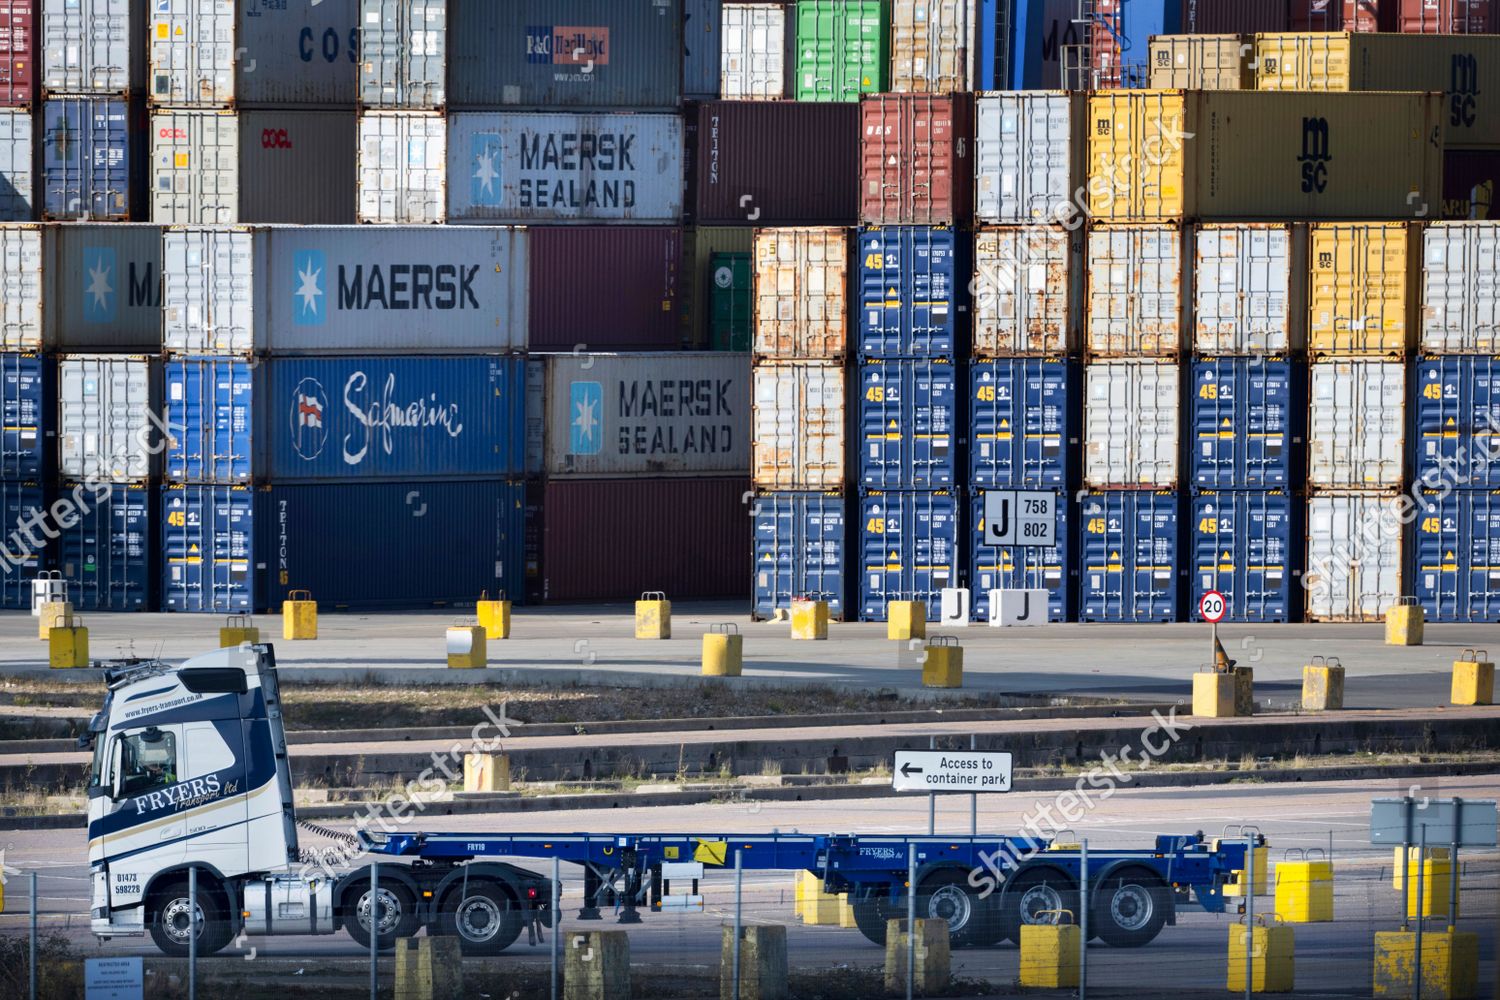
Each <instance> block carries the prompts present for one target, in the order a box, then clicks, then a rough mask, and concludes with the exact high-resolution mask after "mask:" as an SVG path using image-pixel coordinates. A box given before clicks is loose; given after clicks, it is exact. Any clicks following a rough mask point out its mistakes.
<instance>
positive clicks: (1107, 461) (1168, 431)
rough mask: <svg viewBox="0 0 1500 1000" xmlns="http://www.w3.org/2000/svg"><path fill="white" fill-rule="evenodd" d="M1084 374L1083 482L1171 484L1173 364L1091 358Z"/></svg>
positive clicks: (1174, 476)
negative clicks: (1090, 362) (1096, 359)
mask: <svg viewBox="0 0 1500 1000" xmlns="http://www.w3.org/2000/svg"><path fill="white" fill-rule="evenodd" d="M1084 373H1085V377H1086V393H1087V395H1086V397H1085V409H1084V439H1083V479H1084V482H1085V483H1087V484H1088V485H1089V486H1092V487H1096V488H1100V489H1142V488H1147V487H1161V486H1176V485H1177V484H1178V476H1179V472H1178V464H1179V463H1178V434H1179V428H1178V425H1179V422H1180V413H1179V410H1180V407H1179V402H1178V401H1179V389H1180V384H1181V368H1180V367H1179V366H1178V364H1177V363H1176V362H1161V361H1097V362H1094V363H1092V364H1089V365H1087V366H1085V368H1084Z"/></svg>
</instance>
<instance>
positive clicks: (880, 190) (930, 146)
mask: <svg viewBox="0 0 1500 1000" xmlns="http://www.w3.org/2000/svg"><path fill="white" fill-rule="evenodd" d="M860 123H861V128H860V133H861V134H860V154H859V163H860V203H859V218H860V221H861V222H865V223H869V224H872V225H877V226H941V225H956V224H958V223H960V222H964V221H966V220H967V219H968V218H969V215H970V214H971V212H972V210H973V203H974V163H973V159H972V156H971V151H972V149H973V140H972V137H973V135H974V103H973V100H972V99H971V98H970V97H969V95H967V94H950V95H947V96H943V97H934V96H932V95H929V94H877V95H874V96H872V97H866V98H865V99H864V100H863V101H861V102H860Z"/></svg>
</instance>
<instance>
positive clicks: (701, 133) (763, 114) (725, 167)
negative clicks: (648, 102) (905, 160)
mask: <svg viewBox="0 0 1500 1000" xmlns="http://www.w3.org/2000/svg"><path fill="white" fill-rule="evenodd" d="M859 121H860V119H859V107H858V106H857V105H854V104H838V105H831V106H830V105H817V104H802V103H798V102H794V101H776V102H768V101H714V102H712V103H706V104H703V105H701V106H700V107H699V109H698V111H697V123H696V130H697V136H696V140H695V150H696V156H695V167H694V169H693V171H692V172H691V174H690V176H689V183H690V184H691V185H692V186H693V203H694V205H695V214H696V218H697V222H698V223H699V224H700V225H705V224H708V225H712V224H725V225H735V226H751V225H760V226H787V225H808V224H814V223H820V222H827V223H834V224H838V225H852V224H853V223H854V220H855V218H856V217H857V216H858V215H859V133H860V127H859Z"/></svg>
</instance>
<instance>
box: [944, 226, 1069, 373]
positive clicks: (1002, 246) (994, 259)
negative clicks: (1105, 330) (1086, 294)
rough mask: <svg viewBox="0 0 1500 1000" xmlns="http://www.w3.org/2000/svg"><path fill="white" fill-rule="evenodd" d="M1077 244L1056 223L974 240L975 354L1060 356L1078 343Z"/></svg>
mask: <svg viewBox="0 0 1500 1000" xmlns="http://www.w3.org/2000/svg"><path fill="white" fill-rule="evenodd" d="M1082 247H1083V241H1082V239H1081V238H1080V237H1075V236H1072V235H1071V234H1069V233H1068V231H1067V230H1066V229H1063V228H1061V227H1057V226H1010V227H1003V228H986V229H980V230H979V231H978V232H977V233H975V235H974V281H973V283H972V285H971V289H972V291H973V295H974V356H975V357H976V358H980V357H1010V356H1021V355H1031V356H1046V355H1063V354H1067V353H1069V352H1070V351H1072V350H1074V349H1075V348H1076V347H1077V345H1078V342H1079V336H1078V324H1079V322H1080V320H1081V317H1082V314H1083V303H1082V298H1083V284H1084V281H1083V261H1082V259H1081V258H1082Z"/></svg>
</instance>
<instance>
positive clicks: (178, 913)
mask: <svg viewBox="0 0 1500 1000" xmlns="http://www.w3.org/2000/svg"><path fill="white" fill-rule="evenodd" d="M152 897H153V899H154V900H155V903H154V904H153V906H152V912H151V914H150V921H151V940H153V941H155V942H156V946H157V947H158V948H160V949H161V950H162V953H163V954H166V955H171V956H173V957H174V958H185V957H186V956H187V953H188V934H189V933H190V929H191V927H192V919H191V917H190V914H191V913H192V903H191V901H190V900H189V898H188V884H187V882H186V881H182V882H172V883H170V884H169V885H167V886H165V887H163V888H162V889H161V890H160V891H159V892H158V891H153V892H152ZM198 920H199V928H198V955H199V956H200V957H202V956H207V955H212V954H214V953H215V952H217V951H221V950H223V948H224V946H225V945H227V944H228V943H229V942H230V940H231V939H232V938H233V937H234V927H233V925H231V924H230V922H229V917H228V913H227V911H226V910H225V907H224V901H223V897H222V893H221V892H220V890H219V888H218V886H217V885H215V884H214V883H212V882H211V881H209V880H208V879H199V881H198Z"/></svg>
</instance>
